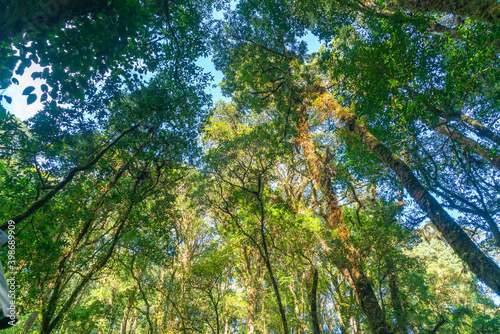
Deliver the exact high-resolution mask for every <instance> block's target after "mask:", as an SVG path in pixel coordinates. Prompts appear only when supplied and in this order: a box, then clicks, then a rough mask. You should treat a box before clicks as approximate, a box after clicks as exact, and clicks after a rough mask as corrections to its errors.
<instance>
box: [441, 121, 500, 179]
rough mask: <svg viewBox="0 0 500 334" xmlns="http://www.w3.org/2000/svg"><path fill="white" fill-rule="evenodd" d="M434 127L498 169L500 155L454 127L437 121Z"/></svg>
mask: <svg viewBox="0 0 500 334" xmlns="http://www.w3.org/2000/svg"><path fill="white" fill-rule="evenodd" d="M434 129H435V130H436V131H437V132H439V133H440V134H442V135H444V136H446V137H448V138H450V139H451V140H454V141H456V142H458V143H459V144H460V145H461V146H462V147H463V148H464V150H466V151H471V152H474V153H476V154H477V155H479V156H481V157H482V158H483V159H484V160H486V161H488V162H489V163H491V164H492V165H493V166H494V167H495V168H496V169H498V170H500V156H498V155H497V154H496V153H494V152H493V151H492V150H490V149H489V148H487V147H484V146H483V145H481V144H479V143H477V142H476V141H474V140H472V139H470V138H467V137H465V136H464V135H462V134H461V133H460V132H458V131H457V130H456V129H450V128H449V127H448V126H446V124H445V123H444V122H439V123H438V125H437V126H435V127H434Z"/></svg>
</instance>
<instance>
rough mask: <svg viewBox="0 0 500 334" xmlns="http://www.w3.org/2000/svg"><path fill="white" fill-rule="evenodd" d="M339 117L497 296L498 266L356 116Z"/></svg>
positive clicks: (343, 113) (344, 115)
mask: <svg viewBox="0 0 500 334" xmlns="http://www.w3.org/2000/svg"><path fill="white" fill-rule="evenodd" d="M340 117H341V119H342V121H343V122H344V123H345V124H346V127H347V129H349V131H351V132H353V133H354V134H356V135H357V136H358V137H359V138H360V139H361V141H362V142H363V144H364V145H365V146H366V147H367V148H368V149H369V150H371V151H372V152H373V153H375V155H377V156H378V157H379V158H380V160H382V161H383V162H384V164H385V165H386V166H388V167H389V168H391V169H392V171H393V172H394V173H395V174H396V176H397V177H398V179H399V181H400V182H401V184H402V185H403V186H404V187H405V188H406V190H407V191H408V193H409V194H410V195H411V196H412V197H413V199H414V200H415V201H416V202H417V204H418V205H419V206H420V208H421V209H422V210H423V211H424V212H425V213H426V214H427V215H428V216H429V218H430V219H431V220H432V223H433V224H434V226H436V228H437V230H438V231H439V232H440V233H441V235H442V236H443V237H444V239H445V240H446V241H447V242H448V244H449V245H450V247H451V248H452V249H453V250H454V251H455V253H456V254H457V255H458V256H459V257H460V258H461V259H462V261H464V262H465V263H466V264H467V265H468V266H469V268H470V270H471V271H472V272H473V273H474V274H476V275H477V277H478V278H479V279H481V280H482V281H483V282H484V283H485V284H486V285H488V286H489V287H490V288H491V289H492V290H493V291H495V292H496V293H497V294H498V295H500V267H498V265H497V264H496V263H495V262H494V261H493V260H492V259H490V258H489V257H488V256H486V255H485V254H484V253H483V252H482V251H481V250H480V249H479V248H478V247H477V246H476V244H475V243H474V242H473V241H472V240H471V239H470V238H469V236H468V235H467V234H466V233H465V232H464V231H463V230H462V228H461V227H460V225H458V224H457V223H456V222H455V220H453V218H451V217H450V215H449V214H448V213H447V212H446V211H445V210H444V209H443V207H442V206H441V205H440V204H439V202H438V201H437V200H436V199H435V198H434V197H432V196H431V195H430V194H429V192H428V191H427V190H426V189H425V188H424V187H423V186H422V185H421V184H420V182H419V180H418V179H417V178H416V177H415V175H413V173H412V171H411V169H410V168H409V167H408V166H407V165H406V164H405V163H404V162H403V161H401V159H399V158H398V157H397V156H396V155H395V154H393V153H392V152H391V151H390V150H389V149H388V148H387V147H385V146H384V145H383V144H382V143H381V142H380V141H379V140H378V139H377V138H375V137H374V136H373V135H372V134H371V133H370V132H369V131H368V130H367V129H366V127H365V126H364V125H363V124H361V123H359V122H357V117H356V115H354V114H352V113H349V112H346V111H345V110H344V111H343V112H342V113H341V115H340Z"/></svg>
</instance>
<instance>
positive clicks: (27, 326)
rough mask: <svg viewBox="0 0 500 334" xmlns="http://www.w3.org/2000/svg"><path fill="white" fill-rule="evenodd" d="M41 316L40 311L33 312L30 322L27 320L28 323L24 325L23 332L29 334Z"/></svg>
mask: <svg viewBox="0 0 500 334" xmlns="http://www.w3.org/2000/svg"><path fill="white" fill-rule="evenodd" d="M39 314H40V312H39V311H33V312H31V314H30V316H29V318H28V320H26V322H25V323H24V326H23V330H22V332H23V333H28V332H29V330H30V329H31V327H33V324H34V323H35V321H36V319H37V318H38V315H39Z"/></svg>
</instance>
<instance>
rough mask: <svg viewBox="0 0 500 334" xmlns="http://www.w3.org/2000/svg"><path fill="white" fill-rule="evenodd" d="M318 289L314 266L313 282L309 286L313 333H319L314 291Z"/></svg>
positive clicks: (316, 271) (316, 270)
mask: <svg viewBox="0 0 500 334" xmlns="http://www.w3.org/2000/svg"><path fill="white" fill-rule="evenodd" d="M317 289H318V269H316V268H314V272H313V283H312V287H311V320H312V321H311V322H312V327H313V333H314V334H321V331H320V329H319V320H318V310H317V301H316V293H317Z"/></svg>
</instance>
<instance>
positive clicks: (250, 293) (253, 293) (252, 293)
mask: <svg viewBox="0 0 500 334" xmlns="http://www.w3.org/2000/svg"><path fill="white" fill-rule="evenodd" d="M243 256H244V258H245V269H246V270H245V271H246V278H245V280H244V283H245V288H246V291H247V303H248V304H247V322H246V327H247V334H254V332H255V325H254V318H255V307H256V297H257V289H256V288H255V286H254V284H255V279H254V275H253V273H252V266H251V263H250V258H249V256H248V252H247V249H246V248H243Z"/></svg>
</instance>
